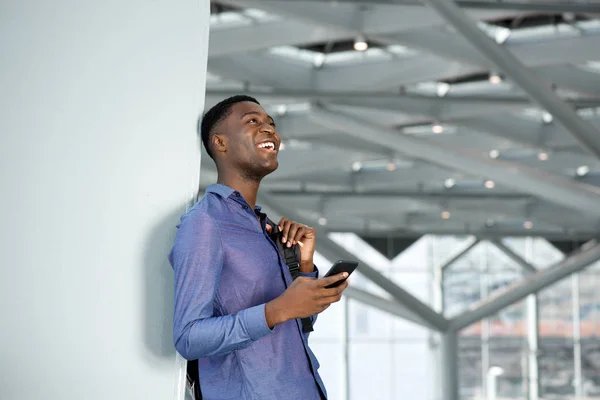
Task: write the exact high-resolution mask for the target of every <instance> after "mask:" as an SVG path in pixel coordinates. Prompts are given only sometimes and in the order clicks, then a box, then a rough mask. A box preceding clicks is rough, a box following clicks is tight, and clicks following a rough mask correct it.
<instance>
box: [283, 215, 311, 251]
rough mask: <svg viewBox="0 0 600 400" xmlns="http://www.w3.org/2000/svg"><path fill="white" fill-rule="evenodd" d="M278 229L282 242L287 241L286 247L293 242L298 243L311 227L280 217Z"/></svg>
mask: <svg viewBox="0 0 600 400" xmlns="http://www.w3.org/2000/svg"><path fill="white" fill-rule="evenodd" d="M279 229H280V230H281V241H282V243H286V242H287V247H291V246H292V245H294V244H298V243H299V242H300V241H301V239H302V238H303V237H304V236H305V235H306V233H307V232H308V231H309V230H310V229H312V228H309V227H307V226H306V225H303V224H301V223H298V222H296V221H291V220H289V219H287V218H285V217H283V218H281V221H279Z"/></svg>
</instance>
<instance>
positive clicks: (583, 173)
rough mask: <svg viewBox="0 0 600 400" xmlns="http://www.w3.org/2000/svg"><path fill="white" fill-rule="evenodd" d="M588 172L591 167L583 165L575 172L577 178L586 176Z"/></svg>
mask: <svg viewBox="0 0 600 400" xmlns="http://www.w3.org/2000/svg"><path fill="white" fill-rule="evenodd" d="M588 172H590V167H588V166H587V165H582V166H581V167H578V168H577V170H576V171H575V173H576V174H577V176H586V175H587V174H588Z"/></svg>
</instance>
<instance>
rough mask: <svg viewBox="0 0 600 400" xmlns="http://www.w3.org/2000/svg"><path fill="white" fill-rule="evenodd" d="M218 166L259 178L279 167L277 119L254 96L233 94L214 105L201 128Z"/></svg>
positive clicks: (203, 140)
mask: <svg viewBox="0 0 600 400" xmlns="http://www.w3.org/2000/svg"><path fill="white" fill-rule="evenodd" d="M200 133H201V136H202V142H203V144H204V147H205V149H206V152H207V153H208V154H209V155H210V157H211V158H212V159H213V160H214V161H215V163H216V164H217V169H219V170H220V171H221V170H237V172H238V173H241V174H244V176H245V177H247V178H250V179H255V180H260V179H262V178H263V177H264V176H265V175H268V174H269V173H271V172H273V171H274V170H275V169H277V166H278V162H277V154H278V152H279V145H280V143H281V138H280V137H279V134H278V133H277V131H276V130H275V123H274V121H273V118H271V116H269V115H268V114H267V113H266V112H265V110H264V109H263V108H262V106H261V105H260V103H259V102H258V101H257V100H256V99H255V98H253V97H250V96H243V95H238V96H233V97H230V98H228V99H225V100H223V101H221V102H220V103H218V104H217V105H215V106H214V107H212V108H211V109H210V110H208V112H207V113H206V114H205V115H204V117H203V118H202V123H201V127H200Z"/></svg>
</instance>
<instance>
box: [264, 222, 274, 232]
mask: <svg viewBox="0 0 600 400" xmlns="http://www.w3.org/2000/svg"><path fill="white" fill-rule="evenodd" d="M265 229H266V230H267V233H271V231H272V230H273V228H272V227H271V225H269V224H267V225H266V226H265Z"/></svg>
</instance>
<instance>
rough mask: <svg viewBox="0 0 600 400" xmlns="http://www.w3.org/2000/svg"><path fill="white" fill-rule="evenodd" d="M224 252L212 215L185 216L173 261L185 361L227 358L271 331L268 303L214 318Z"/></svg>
mask: <svg viewBox="0 0 600 400" xmlns="http://www.w3.org/2000/svg"><path fill="white" fill-rule="evenodd" d="M223 253H224V252H223V246H222V244H221V236H220V231H219V228H218V226H217V224H216V223H215V222H214V221H213V219H212V218H211V217H210V216H209V215H207V214H206V213H204V212H202V211H198V210H193V211H191V212H190V213H188V214H186V215H185V216H184V217H183V218H182V220H181V224H180V225H179V230H178V232H177V236H176V238H175V243H174V245H173V249H172V250H171V253H170V255H169V260H170V261H171V264H172V265H173V269H174V277H175V288H174V289H175V310H174V316H173V341H174V344H175V348H176V349H177V351H178V352H179V354H181V356H182V357H184V358H185V359H188V360H195V359H198V358H204V357H209V356H213V355H222V354H226V353H229V352H231V351H234V350H237V349H240V348H243V347H246V346H248V345H249V344H251V343H252V342H254V341H256V340H258V339H260V338H262V337H264V336H266V335H268V334H269V333H271V332H272V330H271V329H270V328H269V327H268V326H267V321H266V316H265V304H261V305H257V306H255V307H251V308H248V309H245V310H241V311H239V312H237V313H236V314H233V315H225V316H215V315H214V301H215V296H216V292H217V287H218V285H219V278H220V276H221V271H222V269H223V258H224V255H223Z"/></svg>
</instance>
